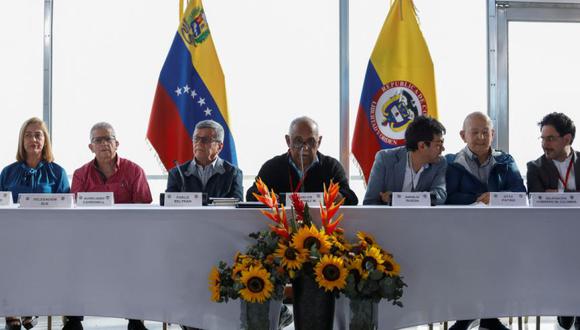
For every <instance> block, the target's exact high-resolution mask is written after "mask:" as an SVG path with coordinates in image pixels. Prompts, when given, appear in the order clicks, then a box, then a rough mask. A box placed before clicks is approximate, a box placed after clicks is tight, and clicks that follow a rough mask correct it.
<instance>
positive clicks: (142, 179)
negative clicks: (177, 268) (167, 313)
mask: <svg viewBox="0 0 580 330" xmlns="http://www.w3.org/2000/svg"><path fill="white" fill-rule="evenodd" d="M118 147H119V141H117V138H116V136H115V129H114V128H113V126H111V124H109V123H105V122H101V123H96V124H95V125H93V127H92V128H91V143H90V144H89V149H90V150H91V152H93V153H94V154H95V159H93V160H91V161H90V162H88V163H86V164H85V165H83V166H82V167H81V168H79V169H77V170H76V171H75V172H74V175H73V180H72V187H71V192H72V193H75V194H76V193H77V192H112V193H113V195H114V199H115V203H119V204H131V203H143V204H149V203H151V201H152V198H151V191H150V190H149V184H148V183H147V177H146V176H145V172H144V171H143V169H142V168H141V167H139V165H137V164H135V163H133V162H131V161H130V160H127V159H124V158H121V157H119V156H118V155H117V148H118ZM66 318H67V321H66V323H65V325H64V327H63V330H82V329H83V325H82V323H81V321H82V320H83V317H82V316H67V317H66ZM127 329H128V330H147V328H145V325H144V324H143V321H140V320H129V324H128V325H127Z"/></svg>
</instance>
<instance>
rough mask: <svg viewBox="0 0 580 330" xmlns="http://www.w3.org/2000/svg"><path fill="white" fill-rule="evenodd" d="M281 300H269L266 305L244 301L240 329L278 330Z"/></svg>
mask: <svg viewBox="0 0 580 330" xmlns="http://www.w3.org/2000/svg"><path fill="white" fill-rule="evenodd" d="M281 307H282V301H281V300H268V301H266V302H264V303H250V302H246V301H245V300H243V299H242V302H241V313H240V321H241V326H240V329H244V330H278V323H279V320H280V308H281Z"/></svg>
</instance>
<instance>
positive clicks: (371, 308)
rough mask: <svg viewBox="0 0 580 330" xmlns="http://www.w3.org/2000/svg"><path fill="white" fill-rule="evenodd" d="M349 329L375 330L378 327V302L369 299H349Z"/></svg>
mask: <svg viewBox="0 0 580 330" xmlns="http://www.w3.org/2000/svg"><path fill="white" fill-rule="evenodd" d="M349 306H350V322H349V326H348V328H349V329H350V330H377V329H378V328H379V304H378V303H377V302H373V301H372V300H371V299H351V300H350V303H349Z"/></svg>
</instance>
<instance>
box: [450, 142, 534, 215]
mask: <svg viewBox="0 0 580 330" xmlns="http://www.w3.org/2000/svg"><path fill="white" fill-rule="evenodd" d="M456 156H457V154H449V155H446V156H445V158H446V159H447V173H446V175H445V177H446V181H447V201H446V204H462V205H468V204H472V203H475V201H476V200H477V198H478V197H479V196H480V195H481V194H483V193H485V192H489V191H513V192H525V191H526V187H525V186H524V180H523V179H522V176H521V175H520V171H519V170H518V167H517V165H516V163H515V161H514V159H513V157H512V156H510V155H509V154H506V153H505V152H502V151H500V154H499V155H495V156H493V157H494V159H495V164H494V165H493V167H492V169H491V172H490V173H489V178H488V180H487V184H485V183H483V182H481V181H479V179H478V178H476V177H475V176H474V175H473V174H471V173H470V172H469V171H468V170H467V169H466V168H465V167H463V165H461V164H459V163H457V162H455V158H456Z"/></svg>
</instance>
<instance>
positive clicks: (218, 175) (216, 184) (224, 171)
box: [165, 160, 244, 201]
mask: <svg viewBox="0 0 580 330" xmlns="http://www.w3.org/2000/svg"><path fill="white" fill-rule="evenodd" d="M221 161H222V162H223V163H222V165H223V166H222V167H219V168H217V169H216V172H215V173H214V174H213V175H212V176H211V178H209V180H208V181H207V184H206V186H205V189H203V186H202V184H201V179H200V178H199V177H198V176H197V174H196V173H195V172H193V173H191V172H189V171H188V168H189V164H190V163H191V162H192V161H191V160H190V161H188V162H186V163H184V164H183V165H180V166H179V168H180V169H181V172H182V173H183V177H184V179H185V189H184V191H187V192H204V193H207V195H208V197H235V198H238V199H239V200H240V201H241V200H243V198H244V190H243V187H242V184H243V175H242V171H241V170H240V169H239V168H237V167H236V166H235V165H233V164H231V163H230V162H228V161H225V160H221ZM182 184H183V182H182V180H181V176H180V175H179V172H178V171H177V168H175V167H174V168H172V169H171V171H169V177H168V179H167V189H166V190H165V191H166V192H178V191H181V187H182Z"/></svg>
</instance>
